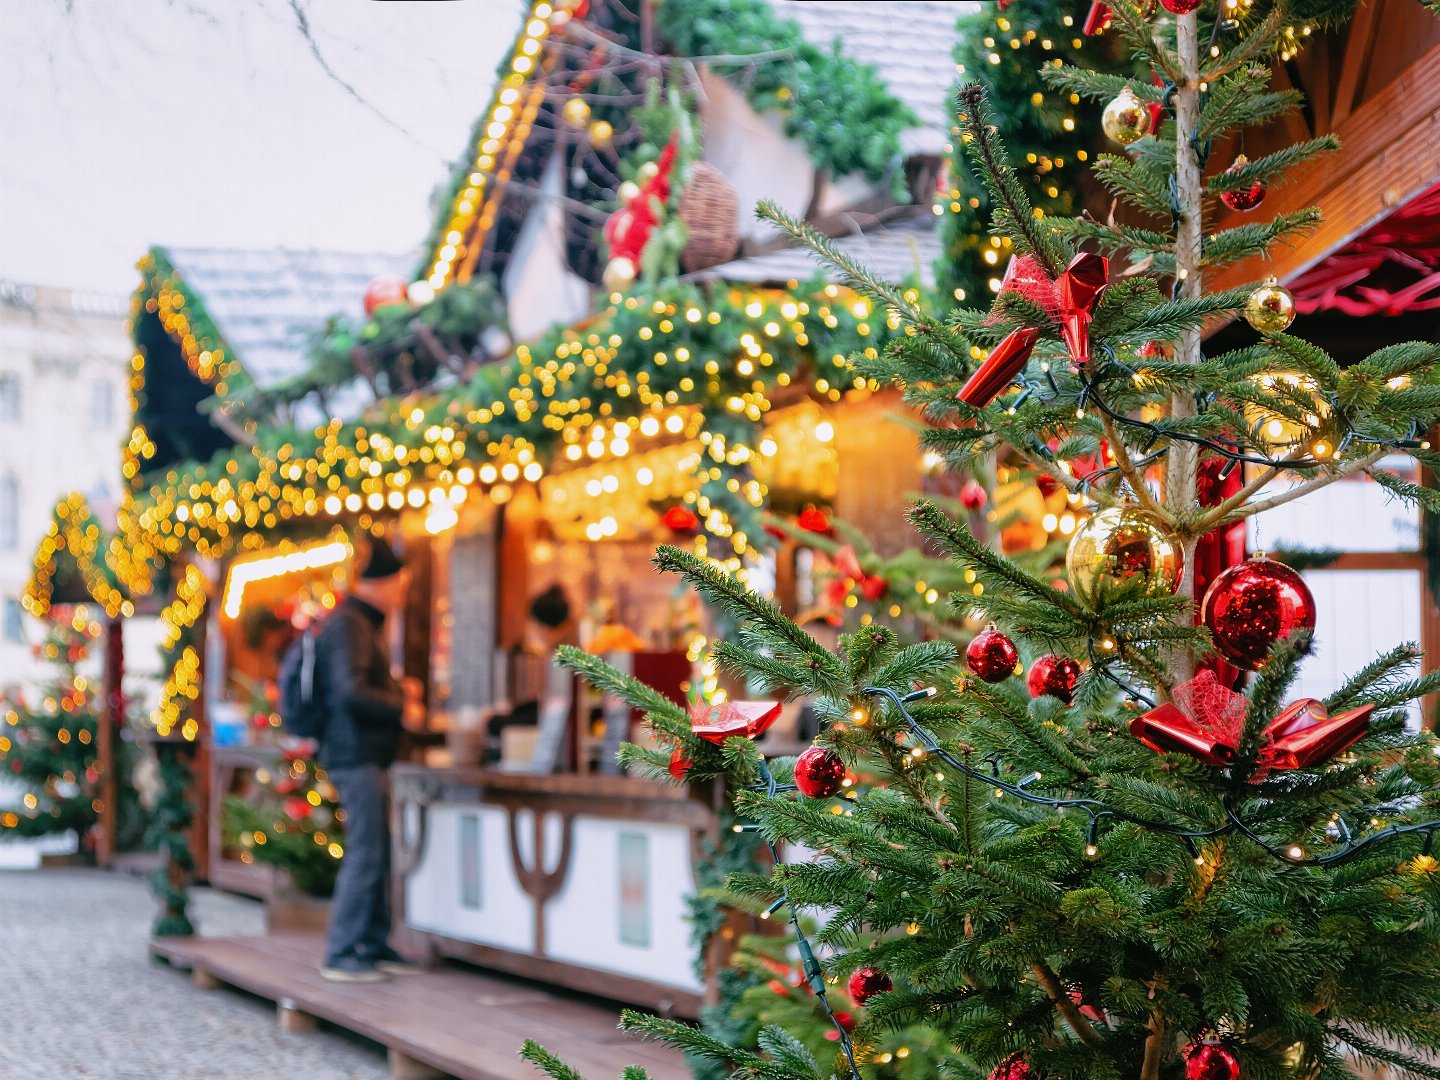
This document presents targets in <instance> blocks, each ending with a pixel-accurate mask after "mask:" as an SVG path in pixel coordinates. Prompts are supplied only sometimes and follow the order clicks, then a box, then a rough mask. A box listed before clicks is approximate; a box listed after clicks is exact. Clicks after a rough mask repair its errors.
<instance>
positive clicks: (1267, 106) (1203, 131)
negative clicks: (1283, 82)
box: [1197, 64, 1305, 140]
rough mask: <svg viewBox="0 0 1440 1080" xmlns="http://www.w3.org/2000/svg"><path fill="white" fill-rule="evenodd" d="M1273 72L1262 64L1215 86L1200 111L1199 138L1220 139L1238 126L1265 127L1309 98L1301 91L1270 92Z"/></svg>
mask: <svg viewBox="0 0 1440 1080" xmlns="http://www.w3.org/2000/svg"><path fill="white" fill-rule="evenodd" d="M1269 85H1270V70H1269V69H1268V68H1265V67H1262V66H1260V65H1258V64H1257V65H1254V66H1251V67H1245V68H1241V69H1240V70H1239V71H1236V72H1234V73H1233V74H1231V75H1228V76H1226V77H1225V78H1223V79H1221V80H1220V81H1219V82H1218V83H1215V84H1212V85H1211V87H1210V93H1209V94H1208V95H1207V97H1206V99H1205V104H1204V105H1203V106H1202V107H1201V109H1200V124H1199V128H1198V134H1197V138H1199V139H1201V140H1209V139H1216V138H1219V137H1220V136H1221V135H1223V134H1225V132H1227V131H1230V130H1233V129H1234V128H1237V127H1244V126H1249V125H1252V124H1262V123H1265V122H1266V121H1268V120H1273V119H1275V118H1276V117H1278V116H1280V115H1282V114H1284V113H1286V112H1289V111H1290V110H1291V109H1295V108H1299V107H1300V105H1301V104H1303V102H1304V100H1305V98H1304V95H1303V94H1301V93H1300V92H1299V91H1298V90H1281V91H1275V92H1270V93H1267V92H1266V88H1267V87H1268V86H1269Z"/></svg>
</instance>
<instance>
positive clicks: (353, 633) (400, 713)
mask: <svg viewBox="0 0 1440 1080" xmlns="http://www.w3.org/2000/svg"><path fill="white" fill-rule="evenodd" d="M407 583H408V575H407V574H406V572H405V567H404V564H403V563H402V562H401V561H400V559H399V558H398V557H397V556H396V554H395V552H394V550H393V549H392V548H391V547H390V545H389V544H388V543H386V542H385V540H384V539H383V538H380V537H375V538H373V542H372V544H371V547H370V551H369V554H368V556H367V557H366V559H365V562H364V565H363V567H362V568H361V570H360V573H359V574H358V575H357V578H356V580H355V583H354V586H353V588H352V590H351V592H350V595H348V596H346V597H345V599H344V600H342V601H340V603H339V605H338V606H337V607H336V609H335V611H334V613H333V614H332V615H331V616H330V617H329V618H328V619H326V620H325V623H324V625H323V626H322V627H321V630H320V634H319V638H318V639H317V642H316V669H317V674H318V677H319V678H318V682H319V685H320V687H321V688H322V690H323V691H324V694H325V704H326V708H327V710H328V712H329V718H328V720H327V721H326V724H325V731H324V734H323V735H322V736H321V737H320V755H319V756H320V762H321V764H322V765H324V766H325V770H326V772H327V773H328V774H329V777H330V780H331V782H332V783H334V785H335V788H336V790H337V791H338V792H339V795H340V805H341V807H342V808H343V809H344V811H345V854H344V855H343V856H342V857H341V860H340V875H339V877H338V879H337V880H336V882H335V898H334V900H333V901H332V903H331V907H330V928H329V933H328V935H327V940H326V945H325V962H324V964H323V966H322V967H321V969H320V973H321V975H323V976H324V977H325V978H327V979H330V980H332V981H336V982H376V981H379V980H381V979H384V978H386V976H387V975H390V974H402V973H408V972H411V971H418V970H419V969H418V968H417V967H416V966H415V965H413V964H410V963H408V962H407V961H406V960H405V958H404V957H402V956H401V955H400V954H399V953H398V952H396V951H395V950H394V949H393V948H391V947H390V822H389V807H388V805H387V804H388V798H387V795H388V789H389V782H388V773H387V770H388V769H389V768H390V766H391V765H392V764H393V763H394V761H395V754H396V751H397V749H398V748H399V745H400V735H401V732H402V730H403V720H404V718H405V716H406V714H407V711H409V710H412V709H416V708H418V707H419V700H418V693H416V692H415V691H414V690H412V689H411V688H410V684H411V682H412V681H411V680H407V681H406V683H405V684H402V683H401V682H399V681H397V680H396V678H395V676H394V675H393V674H391V671H390V661H389V657H388V655H387V651H386V648H385V639H384V633H383V631H384V627H385V617H386V615H388V614H390V613H392V612H396V611H398V610H399V609H400V607H401V605H403V603H404V601H405V588H406V585H407Z"/></svg>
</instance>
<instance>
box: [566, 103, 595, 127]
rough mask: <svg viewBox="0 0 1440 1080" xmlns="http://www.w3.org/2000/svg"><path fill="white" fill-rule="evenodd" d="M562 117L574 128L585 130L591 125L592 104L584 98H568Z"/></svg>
mask: <svg viewBox="0 0 1440 1080" xmlns="http://www.w3.org/2000/svg"><path fill="white" fill-rule="evenodd" d="M560 115H561V117H563V118H564V120H565V123H567V124H569V125H570V126H571V127H572V128H576V129H579V128H583V127H585V125H587V124H588V123H590V103H589V102H588V101H586V100H585V99H584V98H582V97H572V98H567V99H566V100H565V104H564V105H562V106H560Z"/></svg>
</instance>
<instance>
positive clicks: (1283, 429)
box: [1245, 371, 1330, 451]
mask: <svg viewBox="0 0 1440 1080" xmlns="http://www.w3.org/2000/svg"><path fill="white" fill-rule="evenodd" d="M1246 381H1247V382H1249V383H1251V384H1252V385H1253V386H1255V387H1257V388H1258V389H1260V390H1263V391H1266V392H1267V393H1270V394H1273V395H1275V398H1276V400H1277V401H1279V402H1282V403H1283V404H1284V405H1285V406H1286V407H1287V410H1286V411H1287V412H1288V413H1289V414H1290V415H1288V416H1287V415H1284V414H1282V413H1279V412H1276V411H1275V410H1273V409H1269V408H1266V407H1265V405H1264V404H1263V403H1259V402H1252V403H1249V404H1247V405H1246V406H1245V419H1246V420H1247V421H1249V423H1250V426H1251V427H1252V428H1253V429H1254V431H1255V438H1256V439H1258V440H1259V442H1260V443H1261V444H1263V445H1264V446H1266V447H1268V448H1269V449H1270V450H1271V451H1277V450H1293V449H1296V448H1297V447H1301V446H1304V447H1307V448H1308V447H1309V446H1310V444H1311V442H1312V440H1314V438H1315V434H1316V432H1317V430H1318V429H1319V428H1320V426H1321V424H1323V423H1324V422H1325V421H1326V420H1327V419H1329V417H1330V405H1329V403H1328V402H1327V401H1325V399H1324V398H1322V397H1320V385H1319V384H1318V383H1317V382H1316V381H1315V380H1314V379H1312V378H1311V377H1310V376H1309V375H1302V374H1300V373H1299V372H1296V371H1278V372H1269V371H1267V372H1263V373H1262V374H1259V375H1251V376H1250V377H1249V379H1247V380H1246ZM1302 400H1303V402H1304V404H1303V406H1302ZM1302 407H1304V408H1306V409H1307V410H1308V411H1307V412H1305V414H1304V415H1303V416H1299V417H1297V416H1295V410H1296V409H1298V408H1302Z"/></svg>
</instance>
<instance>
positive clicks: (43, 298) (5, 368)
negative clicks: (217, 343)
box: [0, 281, 134, 692]
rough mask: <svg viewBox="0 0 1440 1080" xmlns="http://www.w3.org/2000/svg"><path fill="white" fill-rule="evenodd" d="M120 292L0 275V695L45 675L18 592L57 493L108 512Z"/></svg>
mask: <svg viewBox="0 0 1440 1080" xmlns="http://www.w3.org/2000/svg"><path fill="white" fill-rule="evenodd" d="M128 314H129V304H128V301H127V300H126V299H125V298H124V297H118V296H102V295H97V294H94V293H80V292H73V291H71V290H69V289H62V288H48V287H45V286H36V285H28V284H22V283H16V282H9V281H0V692H4V691H7V690H10V689H13V688H17V687H22V686H24V685H25V684H27V683H29V682H31V681H33V680H35V679H39V678H43V675H44V670H43V665H42V664H41V663H40V662H39V661H37V660H36V659H35V658H34V656H33V655H32V652H31V646H32V644H33V643H36V642H38V641H39V640H40V639H41V628H40V625H39V623H38V622H36V621H35V620H33V619H31V618H30V616H28V615H26V614H25V613H24V609H23V608H22V607H21V606H20V594H21V593H22V592H23V590H24V588H25V583H26V581H27V580H28V578H29V576H30V572H31V560H32V558H33V557H34V553H35V548H36V545H37V544H38V543H39V541H40V539H41V537H42V536H43V535H44V532H45V529H46V528H47V526H48V525H49V522H50V515H51V511H52V510H53V509H54V506H55V502H56V500H57V499H59V498H60V496H61V495H63V494H65V493H66V492H69V491H79V492H82V493H83V494H84V495H85V497H86V499H87V500H88V501H89V503H90V505H91V507H92V508H93V509H94V510H95V512H96V513H97V514H98V515H100V516H101V517H102V519H103V518H110V517H113V513H114V508H115V506H116V504H117V502H118V500H119V497H120V444H121V441H122V439H123V438H124V437H125V435H126V434H127V431H128V412H129V404H128V403H129V397H128V388H127V380H128V378H129V373H130V356H131V354H132V353H133V351H134V349H133V346H132V345H131V343H130V337H129V333H128V329H127V325H126V320H127V316H128Z"/></svg>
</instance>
